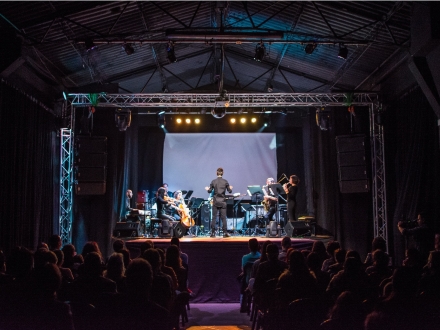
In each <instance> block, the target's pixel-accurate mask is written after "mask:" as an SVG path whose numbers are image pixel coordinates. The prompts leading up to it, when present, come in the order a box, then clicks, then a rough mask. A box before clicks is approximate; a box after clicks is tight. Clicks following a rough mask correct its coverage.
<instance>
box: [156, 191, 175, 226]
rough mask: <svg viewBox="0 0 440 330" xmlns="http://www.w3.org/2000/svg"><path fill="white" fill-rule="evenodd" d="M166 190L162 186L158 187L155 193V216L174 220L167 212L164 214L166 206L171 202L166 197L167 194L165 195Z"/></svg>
mask: <svg viewBox="0 0 440 330" xmlns="http://www.w3.org/2000/svg"><path fill="white" fill-rule="evenodd" d="M165 194H166V190H165V188H163V187H160V188H159V189H158V190H157V193H156V207H157V217H158V218H160V219H166V220H170V221H176V219H175V218H174V217H172V216H170V215H168V214H166V212H165V210H166V206H167V205H171V204H172V203H173V202H172V201H171V200H169V199H168V196H166V195H165Z"/></svg>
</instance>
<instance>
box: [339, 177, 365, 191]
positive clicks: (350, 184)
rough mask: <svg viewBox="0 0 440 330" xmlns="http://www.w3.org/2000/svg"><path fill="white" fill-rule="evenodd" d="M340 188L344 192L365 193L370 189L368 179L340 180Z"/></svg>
mask: <svg viewBox="0 0 440 330" xmlns="http://www.w3.org/2000/svg"><path fill="white" fill-rule="evenodd" d="M339 190H340V191H341V193H343V194H348V193H365V192H369V191H370V183H369V181H368V180H354V181H339Z"/></svg>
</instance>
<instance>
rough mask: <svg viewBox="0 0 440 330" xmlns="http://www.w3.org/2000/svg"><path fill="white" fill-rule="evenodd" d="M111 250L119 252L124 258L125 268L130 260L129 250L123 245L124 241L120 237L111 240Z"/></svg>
mask: <svg viewBox="0 0 440 330" xmlns="http://www.w3.org/2000/svg"><path fill="white" fill-rule="evenodd" d="M113 251H115V252H117V253H121V254H122V256H123V258H124V267H125V268H127V267H128V264H129V263H130V261H131V258H130V251H128V250H127V248H126V247H125V243H124V241H123V240H122V239H117V240H115V241H114V242H113Z"/></svg>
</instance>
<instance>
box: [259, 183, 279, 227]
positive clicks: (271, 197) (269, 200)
mask: <svg viewBox="0 0 440 330" xmlns="http://www.w3.org/2000/svg"><path fill="white" fill-rule="evenodd" d="M274 183H275V180H274V179H273V178H267V180H266V185H265V186H263V187H262V190H263V193H264V199H263V205H264V209H265V210H266V214H265V215H264V219H266V220H269V221H272V219H273V215H274V214H275V212H276V210H277V200H278V198H277V197H276V196H275V194H274V193H273V191H272V190H271V189H269V185H271V184H274Z"/></svg>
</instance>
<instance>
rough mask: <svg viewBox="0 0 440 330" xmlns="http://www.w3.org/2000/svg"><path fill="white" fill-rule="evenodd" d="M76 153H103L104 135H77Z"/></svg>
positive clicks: (104, 146) (104, 147)
mask: <svg viewBox="0 0 440 330" xmlns="http://www.w3.org/2000/svg"><path fill="white" fill-rule="evenodd" d="M75 143H76V151H77V153H78V154H86V153H91V154H104V153H107V137H106V136H78V138H77V139H76V141H75Z"/></svg>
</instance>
